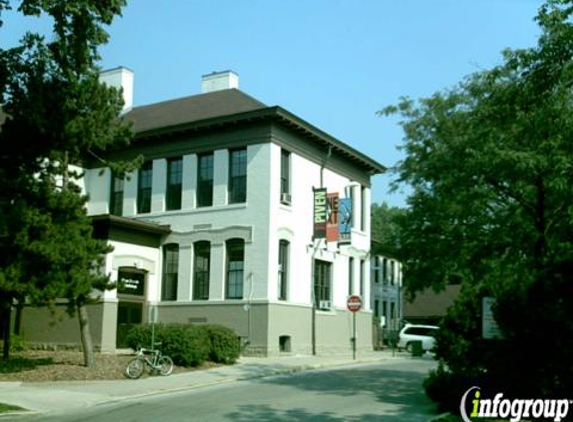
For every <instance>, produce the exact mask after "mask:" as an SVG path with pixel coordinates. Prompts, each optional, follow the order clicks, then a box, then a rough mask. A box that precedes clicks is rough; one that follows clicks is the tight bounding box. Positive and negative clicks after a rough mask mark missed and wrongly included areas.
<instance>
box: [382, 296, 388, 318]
mask: <svg viewBox="0 0 573 422" xmlns="http://www.w3.org/2000/svg"><path fill="white" fill-rule="evenodd" d="M387 308H388V302H386V301H385V300H383V301H382V316H383V317H384V318H387V317H388V309H387Z"/></svg>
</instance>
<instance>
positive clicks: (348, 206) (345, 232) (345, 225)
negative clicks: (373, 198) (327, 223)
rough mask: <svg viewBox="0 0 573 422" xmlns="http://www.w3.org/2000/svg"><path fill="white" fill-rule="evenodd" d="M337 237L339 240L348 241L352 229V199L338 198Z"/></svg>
mask: <svg viewBox="0 0 573 422" xmlns="http://www.w3.org/2000/svg"><path fill="white" fill-rule="evenodd" d="M338 222H339V239H340V241H341V242H350V233H351V231H352V199H350V198H340V199H339V200H338Z"/></svg>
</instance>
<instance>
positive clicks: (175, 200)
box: [165, 157, 183, 210]
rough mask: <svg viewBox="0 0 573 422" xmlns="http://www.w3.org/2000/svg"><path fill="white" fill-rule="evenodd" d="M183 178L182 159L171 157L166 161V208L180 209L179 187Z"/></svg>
mask: <svg viewBox="0 0 573 422" xmlns="http://www.w3.org/2000/svg"><path fill="white" fill-rule="evenodd" d="M182 180H183V159H182V158H181V157H179V158H172V159H170V160H168V161H167V189H166V194H165V206H166V208H167V210H180V209H181V188H182V184H181V183H182Z"/></svg>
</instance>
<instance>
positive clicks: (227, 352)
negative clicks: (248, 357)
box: [200, 325, 240, 364]
mask: <svg viewBox="0 0 573 422" xmlns="http://www.w3.org/2000/svg"><path fill="white" fill-rule="evenodd" d="M200 328H202V329H203V330H205V332H206V333H207V336H208V338H209V346H210V350H209V360H211V361H212V362H217V363H224V364H232V363H235V361H236V360H237V359H238V358H239V352H240V345H239V339H238V337H237V334H235V332H234V331H233V330H231V329H230V328H227V327H223V326H222V325H202V326H200Z"/></svg>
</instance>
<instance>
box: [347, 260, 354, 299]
mask: <svg viewBox="0 0 573 422" xmlns="http://www.w3.org/2000/svg"><path fill="white" fill-rule="evenodd" d="M353 292H354V258H352V257H349V258H348V296H350V295H352V293H353Z"/></svg>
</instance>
